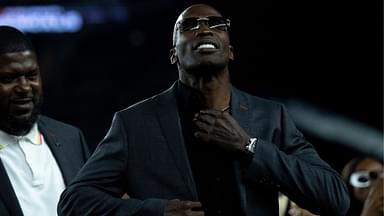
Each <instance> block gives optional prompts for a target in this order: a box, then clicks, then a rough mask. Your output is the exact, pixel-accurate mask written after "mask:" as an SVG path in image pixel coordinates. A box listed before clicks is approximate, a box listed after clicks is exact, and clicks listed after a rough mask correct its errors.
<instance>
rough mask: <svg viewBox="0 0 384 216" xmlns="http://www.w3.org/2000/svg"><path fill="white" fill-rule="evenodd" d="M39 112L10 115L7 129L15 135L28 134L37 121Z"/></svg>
mask: <svg viewBox="0 0 384 216" xmlns="http://www.w3.org/2000/svg"><path fill="white" fill-rule="evenodd" d="M38 116H39V113H38V112H36V111H32V112H28V113H26V114H22V115H10V116H9V117H8V121H7V126H6V128H5V131H6V132H7V133H9V134H12V135H15V136H23V135H25V134H27V133H28V132H29V131H30V130H31V129H32V127H33V125H34V124H35V122H36V121H37V119H38Z"/></svg>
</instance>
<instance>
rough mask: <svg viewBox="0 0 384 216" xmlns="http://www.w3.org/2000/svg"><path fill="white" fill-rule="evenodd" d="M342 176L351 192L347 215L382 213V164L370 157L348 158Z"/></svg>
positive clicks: (383, 188)
mask: <svg viewBox="0 0 384 216" xmlns="http://www.w3.org/2000/svg"><path fill="white" fill-rule="evenodd" d="M342 176H343V178H344V180H345V182H346V183H347V185H348V187H349V191H350V193H351V208H350V209H349V211H348V214H347V215H349V216H382V215H383V214H384V187H383V186H384V166H383V162H382V161H380V160H378V159H376V158H372V157H357V158H353V159H352V160H350V161H349V162H348V163H347V164H346V165H345V167H344V169H343V171H342Z"/></svg>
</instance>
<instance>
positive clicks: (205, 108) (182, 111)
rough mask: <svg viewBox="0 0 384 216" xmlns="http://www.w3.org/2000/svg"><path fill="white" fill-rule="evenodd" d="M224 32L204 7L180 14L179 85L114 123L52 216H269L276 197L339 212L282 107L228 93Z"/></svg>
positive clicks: (328, 175) (336, 192) (321, 169)
mask: <svg viewBox="0 0 384 216" xmlns="http://www.w3.org/2000/svg"><path fill="white" fill-rule="evenodd" d="M229 29H230V22H229V20H228V19H225V18H223V17H222V15H221V14H220V13H219V12H218V11H217V10H215V9H214V8H212V7H210V6H208V5H204V4H198V5H193V6H191V7H189V8H187V9H186V10H185V11H184V12H182V13H181V15H180V16H179V18H178V19H177V21H176V24H175V28H174V32H173V45H174V46H173V48H172V49H171V50H170V61H171V63H172V64H175V65H176V66H177V68H178V71H179V80H178V81H177V82H175V83H174V85H173V86H172V87H171V88H170V89H168V90H166V91H165V92H163V93H160V94H158V95H156V96H154V97H151V98H149V99H147V100H144V101H142V102H139V103H137V104H135V105H133V106H131V107H129V108H127V109H125V110H122V111H119V112H117V113H116V114H115V116H114V120H113V123H112V126H111V128H110V130H109V132H108V134H107V136H106V137H105V138H104V140H103V141H102V142H101V143H100V144H99V146H98V147H97V149H96V151H95V153H94V154H93V156H92V157H91V159H90V160H89V161H88V162H87V164H86V165H85V166H84V168H83V169H82V171H81V172H80V174H79V175H78V177H77V179H76V180H75V181H74V182H73V184H72V185H71V186H70V187H69V188H68V189H67V190H66V191H65V192H64V193H63V195H62V197H61V201H60V204H59V212H61V215H146V216H152V215H156V216H164V215H165V216H177V215H192V216H200V215H208V216H215V215H226V216H245V215H247V216H251V215H252V216H254V215H257V216H259V215H278V191H282V192H284V193H285V194H287V195H288V196H289V197H290V198H291V199H292V200H294V201H295V202H296V203H298V204H299V205H300V206H302V207H304V208H307V209H309V210H312V211H313V212H321V214H323V215H343V214H344V213H345V212H346V210H347V208H348V204H349V198H348V193H347V189H346V186H345V184H344V183H343V180H342V179H341V177H340V176H339V175H338V174H337V173H336V172H335V171H334V170H333V169H331V167H329V166H328V165H327V164H326V163H325V162H324V161H322V160H321V159H320V158H319V156H318V155H317V153H316V152H315V150H314V148H313V147H312V145H311V144H309V143H308V142H306V141H305V139H304V137H303V135H302V134H301V133H300V132H299V131H298V130H297V129H296V128H295V126H294V124H293V121H292V120H291V119H290V118H289V116H288V114H287V111H286V109H285V108H284V106H283V105H281V104H278V103H275V102H272V101H268V100H265V99H261V98H257V97H254V96H251V95H249V94H247V93H245V92H242V91H240V90H238V89H236V88H235V87H233V86H232V85H231V83H230V77H229V68H228V63H229V62H230V61H232V60H234V54H233V49H232V46H231V44H230V40H229ZM124 193H127V194H128V196H129V198H128V199H120V197H121V195H122V194H124Z"/></svg>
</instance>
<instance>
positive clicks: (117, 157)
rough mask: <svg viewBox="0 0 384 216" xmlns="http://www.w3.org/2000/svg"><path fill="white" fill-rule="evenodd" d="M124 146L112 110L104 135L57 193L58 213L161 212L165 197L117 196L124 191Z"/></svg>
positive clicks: (122, 133)
mask: <svg viewBox="0 0 384 216" xmlns="http://www.w3.org/2000/svg"><path fill="white" fill-rule="evenodd" d="M127 146H128V144H127V139H126V131H125V129H124V125H123V123H122V121H121V119H120V117H119V114H116V115H115V117H114V120H113V122H112V126H111V129H110V130H109V132H108V134H107V136H106V137H105V138H104V140H103V141H102V142H101V143H100V144H99V146H98V147H97V149H96V150H95V152H94V154H93V155H92V156H91V157H90V159H89V160H88V161H87V162H86V164H85V165H84V167H83V168H82V169H81V170H80V172H79V173H78V175H77V176H76V178H75V179H74V181H73V182H72V183H71V184H70V185H69V186H68V187H67V189H66V190H65V191H64V192H63V194H62V195H61V199H60V201H59V204H58V213H59V215H81V216H86V215H156V216H157V215H158V216H163V212H164V208H165V204H166V202H167V201H166V200H160V199H147V200H138V199H134V198H128V199H121V198H120V197H121V196H122V195H123V194H124V193H125V192H126V191H125V178H124V175H125V172H126V162H127V161H126V160H127V151H128V147H127ZM128 195H129V194H128Z"/></svg>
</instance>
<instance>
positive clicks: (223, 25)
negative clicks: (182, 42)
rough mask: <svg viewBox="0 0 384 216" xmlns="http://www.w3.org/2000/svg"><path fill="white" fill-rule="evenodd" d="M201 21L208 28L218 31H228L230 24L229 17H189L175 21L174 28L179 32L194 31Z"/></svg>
mask: <svg viewBox="0 0 384 216" xmlns="http://www.w3.org/2000/svg"><path fill="white" fill-rule="evenodd" d="M202 22H204V23H205V25H206V26H207V27H208V28H209V29H213V30H219V31H229V27H230V24H231V23H230V20H229V19H225V18H223V17H218V16H211V17H189V18H185V19H183V20H180V21H179V22H177V23H176V28H177V29H179V30H180V32H186V31H194V30H198V29H199V28H200V25H201V23H202Z"/></svg>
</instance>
